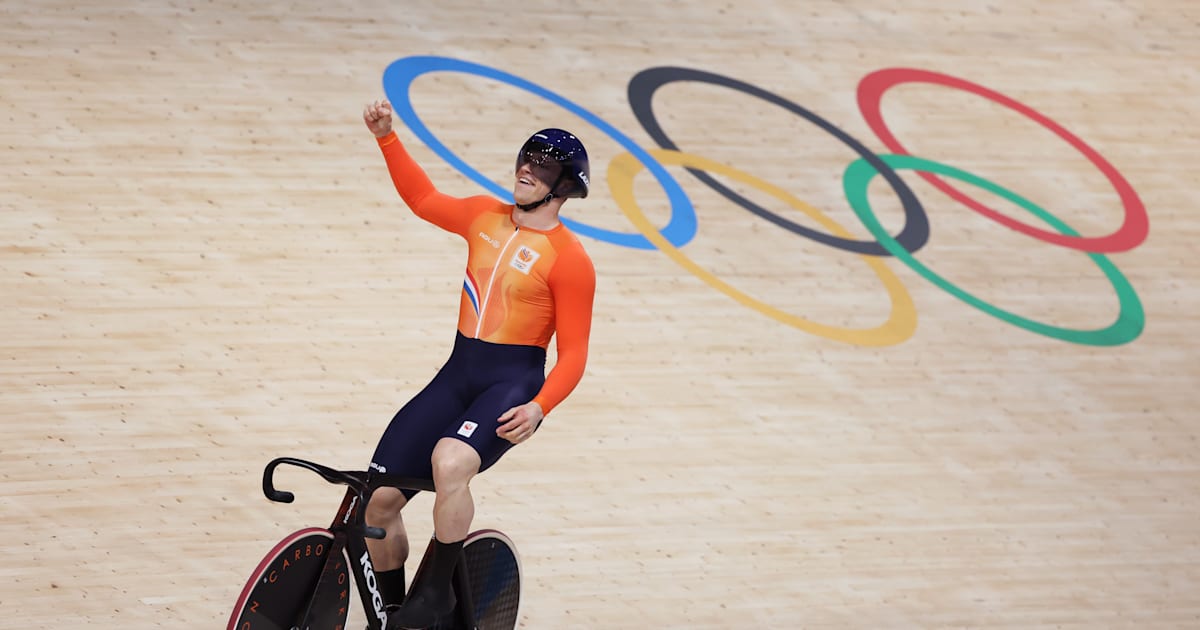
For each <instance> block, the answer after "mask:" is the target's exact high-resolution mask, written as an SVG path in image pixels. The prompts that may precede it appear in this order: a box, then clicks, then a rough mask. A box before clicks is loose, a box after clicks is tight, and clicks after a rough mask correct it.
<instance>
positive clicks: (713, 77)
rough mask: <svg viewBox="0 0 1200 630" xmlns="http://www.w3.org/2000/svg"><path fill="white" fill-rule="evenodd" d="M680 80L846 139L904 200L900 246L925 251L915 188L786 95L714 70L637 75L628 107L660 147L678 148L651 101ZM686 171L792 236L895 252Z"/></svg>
mask: <svg viewBox="0 0 1200 630" xmlns="http://www.w3.org/2000/svg"><path fill="white" fill-rule="evenodd" d="M678 81H696V82H699V83H711V84H713V85H719V86H722V87H727V88H730V89H732V90H736V91H738V92H741V93H743V94H747V95H750V96H754V97H757V98H760V99H762V100H764V101H767V102H769V103H774V104H775V105H778V106H779V107H782V108H784V109H786V110H788V111H790V112H792V113H793V114H797V115H799V116H802V117H804V118H805V119H806V120H808V121H809V122H811V123H813V124H814V125H816V126H818V127H820V128H821V129H824V130H825V131H827V132H829V134H830V135H832V136H833V137H835V138H837V139H838V140H841V141H842V143H843V144H845V145H846V146H848V147H850V148H851V149H854V150H855V152H857V153H858V154H859V155H861V156H862V158H863V159H864V160H866V161H867V162H869V163H870V164H871V166H874V167H875V170H876V171H878V172H879V174H880V175H883V178H884V179H886V180H887V182H888V184H890V185H891V187H892V190H895V191H896V194H897V195H899V196H900V202H901V203H902V204H903V205H904V229H902V230H901V231H900V233H899V234H897V235H896V237H895V238H896V242H898V243H900V245H901V246H902V247H904V249H906V250H908V251H909V252H916V251H917V250H918V249H921V248H922V247H924V245H925V243H927V242H928V241H929V215H928V214H926V212H925V208H924V207H922V206H921V202H920V201H918V200H917V197H916V195H914V194H913V192H912V190H911V189H909V187H908V186H907V185H906V184H905V183H904V181H903V180H902V179H900V176H899V175H897V174H896V171H894V170H892V167H890V166H888V165H887V164H885V163H884V162H883V160H881V159H879V156H877V155H875V153H873V152H872V151H871V150H870V149H868V148H867V147H865V146H863V145H862V143H860V142H859V141H857V140H855V139H854V138H852V137H850V135H849V134H847V133H846V132H844V131H842V130H841V129H838V128H837V127H835V126H834V125H833V124H832V123H830V122H829V121H827V120H825V119H824V118H821V117H820V116H818V115H816V114H814V113H812V112H810V111H808V110H807V109H805V108H803V107H801V106H799V105H797V104H795V103H793V102H791V101H789V100H787V99H785V98H783V97H781V96H777V95H775V94H772V93H771V92H768V91H766V90H764V89H762V88H759V87H756V86H753V85H750V84H748V83H743V82H742V81H738V80H737V79H731V78H729V77H725V76H722V75H719V74H713V73H711V72H705V71H703V70H693V69H690V68H677V67H670V66H660V67H657V68H647V69H645V70H642V71H641V72H639V73H637V74H636V75H634V77H633V78H632V79H630V80H629V106H630V107H631V108H632V109H633V114H634V116H636V117H637V119H638V122H640V123H641V124H642V127H643V128H645V130H646V133H648V134H650V137H651V138H652V139H653V140H654V141H655V142H657V143H658V146H660V147H662V148H664V149H668V150H672V151H678V150H679V148H678V147H677V146H676V145H675V143H674V142H671V139H670V138H668V137H667V134H666V133H665V132H664V131H663V129H662V126H661V125H659V124H658V119H657V118H656V117H655V116H654V106H653V102H652V101H653V100H654V92H655V91H656V90H658V88H660V87H662V86H664V85H667V84H668V83H675V82H678ZM687 170H688V172H689V173H691V174H692V175H694V176H695V177H696V178H697V179H699V180H700V181H701V182H704V183H705V184H706V185H708V187H709V188H712V189H713V190H715V191H716V192H718V193H720V194H721V195H722V196H723V197H725V198H726V199H728V200H730V201H732V202H733V203H736V204H737V205H739V206H741V207H743V208H745V209H746V210H749V211H750V212H751V213H753V214H755V215H757V216H759V217H762V218H763V219H766V220H767V221H770V222H771V223H774V224H775V225H778V226H779V227H781V228H784V229H786V230H788V231H790V232H794V233H796V234H799V235H801V236H805V237H808V238H810V239H812V240H814V241H817V242H818V243H823V244H825V245H828V246H830V247H834V248H837V249H841V250H844V251H848V252H854V253H856V254H866V255H868V256H891V253H889V252H888V251H887V250H886V249H884V247H883V245H881V244H880V243H879V242H878V241H855V240H851V239H845V238H841V237H837V236H834V235H832V234H826V233H824V232H818V231H816V230H814V229H812V228H808V227H805V226H803V225H800V224H798V223H793V222H792V221H789V220H787V219H785V218H783V217H781V216H779V215H777V214H775V213H774V212H771V211H770V210H767V209H766V208H763V207H762V206H759V205H757V204H755V203H754V202H752V201H750V200H749V199H746V198H745V197H743V196H741V195H739V194H738V193H736V192H734V191H733V190H732V189H730V188H728V187H727V186H725V185H724V184H722V183H720V182H718V181H717V180H716V179H714V178H713V177H712V176H711V175H709V174H708V173H705V172H704V171H702V170H700V169H695V168H689V169H687Z"/></svg>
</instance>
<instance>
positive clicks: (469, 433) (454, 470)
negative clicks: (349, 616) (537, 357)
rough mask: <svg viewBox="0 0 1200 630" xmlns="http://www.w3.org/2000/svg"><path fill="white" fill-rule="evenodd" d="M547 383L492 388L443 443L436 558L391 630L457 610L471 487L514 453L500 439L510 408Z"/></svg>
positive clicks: (527, 379)
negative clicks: (456, 579) (456, 583)
mask: <svg viewBox="0 0 1200 630" xmlns="http://www.w3.org/2000/svg"><path fill="white" fill-rule="evenodd" d="M542 378H543V377H542V376H541V375H540V374H539V373H537V372H532V373H530V374H528V375H526V376H524V377H521V376H518V379H517V380H514V381H506V382H502V383H496V384H495V385H493V386H491V387H488V388H487V389H485V390H484V391H483V392H482V393H481V394H480V395H479V396H478V397H477V398H476V399H475V401H474V402H473V403H472V404H471V406H470V407H469V408H468V409H467V411H466V412H465V413H464V414H463V416H462V418H461V420H460V421H459V422H458V423H457V424H455V425H453V426H452V427H451V428H450V430H448V431H447V432H446V434H445V436H443V437H442V439H441V440H439V441H438V443H437V447H436V448H435V449H434V451H433V457H432V458H431V460H432V461H431V464H432V469H433V478H434V484H435V485H436V486H437V495H436V497H435V501H434V515H433V519H434V532H435V536H434V540H433V541H432V544H431V545H430V547H429V553H430V554H431V557H430V558H427V559H426V561H427V563H428V564H427V568H426V566H425V565H423V567H422V573H423V575H422V576H421V577H420V579H419V580H418V581H417V583H416V584H414V587H413V591H412V597H411V598H409V600H408V601H407V602H406V603H405V605H404V606H403V607H402V608H401V609H400V610H399V611H397V612H396V613H395V614H393V615H389V627H391V628H425V627H428V626H430V625H432V624H433V623H435V622H436V621H437V620H438V619H439V618H442V617H443V616H445V615H446V614H448V613H449V612H451V611H452V610H453V608H454V605H455V599H454V596H453V592H452V590H451V588H450V582H451V578H452V577H453V576H454V568H455V565H456V564H457V562H458V559H459V557H460V555H461V551H462V546H463V541H464V540H465V539H466V537H467V533H468V531H469V530H470V526H471V521H472V519H473V518H474V513H475V504H474V501H473V499H472V497H471V492H470V482H471V480H472V479H473V478H474V477H475V475H476V474H478V473H479V472H480V471H481V470H485V469H487V468H488V467H490V466H492V465H493V464H495V463H496V462H497V461H498V460H499V459H500V457H502V456H503V455H504V453H505V452H507V451H508V449H510V448H512V446H513V444H512V442H509V441H508V440H505V439H504V438H502V437H500V436H498V435H496V429H497V428H498V427H499V426H500V423H499V422H498V419H499V417H500V416H501V415H502V414H503V413H504V412H506V411H508V410H509V409H510V408H512V407H515V406H517V405H520V404H524V403H526V402H528V401H529V400H531V399H532V398H533V396H534V395H536V394H537V391H538V389H539V388H540V387H541V382H542ZM476 419H478V420H476Z"/></svg>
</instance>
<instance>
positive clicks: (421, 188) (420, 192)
mask: <svg viewBox="0 0 1200 630" xmlns="http://www.w3.org/2000/svg"><path fill="white" fill-rule="evenodd" d="M379 146H380V149H382V151H383V155H384V158H385V159H386V160H387V167H388V172H389V173H390V174H391V176H392V182H393V183H394V184H395V185H396V191H397V192H399V193H400V197H401V198H402V199H404V202H405V203H406V204H408V207H409V208H411V209H412V211H413V214H416V215H417V216H418V217H421V218H422V219H425V220H426V221H429V222H430V223H433V224H434V225H437V226H438V227H441V228H442V229H444V230H446V231H449V232H453V233H455V234H458V235H459V236H461V237H463V238H464V239H466V241H467V245H468V255H467V269H466V278H465V279H464V281H463V290H462V299H461V302H460V305H459V310H458V331H459V332H460V333H462V334H463V335H464V336H466V337H470V338H474V339H479V340H482V341H487V342H491V343H500V344H517V345H527V346H539V347H541V348H546V347H547V346H548V345H549V344H550V338H551V337H552V336H555V335H557V341H556V344H557V345H556V349H557V351H558V359H557V362H556V363H555V365H554V368H553V369H551V370H550V374H549V375H547V377H546V383H545V385H543V386H542V389H541V391H540V392H539V393H538V394H537V395H536V396H535V397H534V398H533V400H534V401H535V402H537V403H538V404H540V405H541V407H542V412H543V413H545V414H549V413H550V410H551V409H553V408H554V407H555V406H556V405H558V403H560V402H562V401H563V399H565V398H566V397H567V395H568V394H570V393H571V390H573V389H575V386H576V385H577V384H578V383H579V380H580V379H581V378H582V377H583V369H584V366H585V365H586V363H587V352H588V337H589V335H590V334H591V326H592V300H593V297H594V295H595V291H596V272H595V269H594V268H593V267H592V261H591V259H590V258H588V255H587V252H585V251H584V249H583V245H582V244H580V242H579V239H577V238H576V237H575V235H574V234H572V233H571V231H570V230H568V229H567V228H566V226H564V225H563V224H561V223H559V224H558V225H557V226H555V227H554V228H553V229H550V230H544V231H543V230H534V229H531V228H527V227H519V226H517V225H516V224H515V223H514V222H513V218H512V215H513V212H514V208H513V206H512V204H505V203H503V202H501V201H499V200H497V199H494V198H492V197H487V196H476V197H468V198H465V199H463V198H458V197H451V196H449V195H445V194H442V193H440V192H438V191H437V189H435V188H434V186H433V183H432V182H431V181H430V180H429V177H428V176H427V175H426V174H425V171H423V170H422V169H421V167H420V166H419V165H417V163H416V161H415V160H413V159H412V157H411V156H410V155H409V154H408V151H406V150H405V149H404V145H403V144H401V143H400V140H399V139H398V138H397V137H396V134H395V133H394V132H393V133H390V134H388V135H386V136H384V137H382V138H379Z"/></svg>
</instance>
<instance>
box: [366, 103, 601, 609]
mask: <svg viewBox="0 0 1200 630" xmlns="http://www.w3.org/2000/svg"><path fill="white" fill-rule="evenodd" d="M363 120H364V122H365V123H366V125H367V128H368V129H370V131H371V132H372V133H373V134H374V135H375V137H376V139H377V141H378V143H379V147H380V149H381V150H382V152H383V156H384V159H385V161H386V163H387V168H388V172H389V174H390V175H391V178H392V182H393V183H394V184H395V186H396V190H397V192H399V193H400V197H401V198H402V199H403V200H404V202H405V203H406V204H407V205H408V207H409V208H410V209H411V210H412V211H413V213H414V214H416V215H417V216H418V217H420V218H422V219H424V220H426V221H429V222H430V223H433V224H434V225H436V226H438V227H440V228H442V229H444V230H447V231H449V232H453V233H455V234H458V235H459V236H461V237H462V238H463V239H465V240H466V241H467V245H468V253H467V265H466V274H465V278H464V281H463V288H462V294H461V299H460V305H459V314H458V331H457V334H456V335H455V341H454V345H453V349H452V350H451V352H450V357H449V359H448V360H447V361H446V363H445V364H444V365H443V367H442V368H441V370H440V371H439V372H438V373H437V375H436V376H434V378H433V380H432V381H431V382H430V383H429V384H428V385H427V386H426V387H425V388H424V389H422V390H421V391H420V392H419V393H418V394H417V395H416V396H415V397H413V398H412V399H411V400H409V402H408V403H407V404H405V405H404V406H403V407H402V408H401V409H400V411H399V412H397V413H396V415H395V417H394V418H392V421H391V423H390V424H389V425H388V427H387V429H386V430H385V431H384V433H383V436H382V437H381V438H380V440H379V444H378V446H377V447H376V450H375V453H374V455H373V457H372V460H371V464H370V467H371V469H372V470H377V471H379V472H386V473H392V474H400V475H405V476H413V477H422V478H432V479H433V481H434V485H435V487H436V488H437V492H436V494H435V498H434V505H433V523H434V541H433V544H432V545H431V546H430V552H429V553H430V554H431V557H430V558H428V559H427V562H429V564H428V572H425V571H423V572H422V573H423V575H425V576H427V577H428V579H422V580H419V581H418V584H415V585H414V586H413V590H412V595H411V597H409V598H408V600H407V601H404V573H403V570H404V562H405V560H406V559H407V557H408V550H409V546H408V538H407V534H406V532H405V529H404V523H403V520H402V519H401V515H400V512H401V509H402V508H403V507H404V505H405V504H406V503H407V502H408V500H409V499H411V498H412V496H413V495H414V494H416V493H415V492H413V491H403V492H402V491H400V490H396V489H394V488H380V489H379V490H377V491H376V492H375V494H374V496H373V497H372V498H371V501H370V503H369V504H368V505H367V508H366V514H365V516H366V521H367V523H368V524H369V525H373V526H376V527H382V528H384V529H385V530H387V537H386V538H385V539H383V540H368V545H369V548H370V551H371V557H372V558H373V562H374V567H375V569H376V576H377V579H378V583H379V586H380V590H381V594H382V595H383V597H384V600H385V601H386V602H387V603H389V604H391V605H390V606H389V609H388V610H389V614H388V628H389V629H390V628H425V627H428V626H430V625H433V624H434V623H436V621H437V620H438V619H439V618H440V617H442V616H444V615H445V614H446V613H449V612H450V611H451V610H452V609H453V606H454V601H453V595H452V592H451V589H450V581H451V577H452V575H453V571H454V565H455V562H456V561H457V559H458V556H459V552H460V550H461V549H462V543H463V540H464V539H465V538H466V536H467V533H468V531H469V528H470V524H471V520H472V518H473V517H474V512H475V506H474V501H473V499H472V497H471V492H470V487H469V486H470V482H471V479H472V478H473V477H474V476H475V475H476V474H478V473H480V472H482V471H484V470H487V469H488V467H490V466H492V465H493V464H495V463H496V461H497V460H499V459H500V457H501V456H502V455H504V453H505V452H506V451H508V449H510V448H512V447H513V446H514V445H516V444H520V443H522V442H524V441H526V440H528V439H529V438H530V437H531V436H532V435H533V434H534V432H535V431H537V429H538V427H539V426H540V425H541V422H542V420H543V419H544V418H545V416H546V415H548V414H549V413H550V412H551V410H553V409H554V407H555V406H556V405H558V404H559V403H560V402H562V401H563V399H565V398H566V397H567V395H568V394H570V393H571V391H572V390H573V389H574V388H575V386H576V385H577V384H578V383H579V380H580V378H582V376H583V372H584V366H585V364H586V362H587V353H588V339H589V336H590V333H591V322H592V303H593V298H594V294H595V288H596V275H595V270H594V268H593V266H592V262H591V259H590V258H589V257H588V255H587V252H586V251H584V248H583V246H582V244H580V242H579V240H578V239H577V238H576V237H575V235H574V234H573V233H572V232H571V231H570V230H569V229H567V227H566V226H565V225H563V224H562V222H561V221H560V220H559V211H560V209H561V208H562V205H563V203H564V202H565V201H566V200H567V199H569V198H583V197H587V194H588V185H589V180H588V177H589V170H588V159H587V152H586V151H585V149H584V147H583V144H582V143H581V142H580V141H579V139H578V138H576V137H575V136H573V135H571V134H570V133H567V132H566V131H563V130H561V129H544V130H542V131H539V132H537V133H535V134H533V135H532V136H531V137H530V138H529V139H528V140H527V141H526V142H525V144H524V145H523V146H522V147H521V149H520V151H519V152H518V153H517V160H516V168H515V172H514V183H513V199H514V202H515V203H512V204H508V203H503V202H501V201H499V200H497V199H494V198H492V197H488V196H475V197H468V198H456V197H451V196H448V195H445V194H442V193H440V192H438V191H437V189H436V188H435V187H434V186H433V183H432V182H431V181H430V180H429V177H428V176H427V175H426V174H425V172H424V171H423V170H422V169H421V167H420V166H419V165H418V164H417V163H416V162H415V161H414V160H413V158H412V157H411V156H410V155H409V154H408V152H407V151H406V150H405V148H404V146H403V145H402V144H401V142H400V140H399V138H397V136H396V133H395V132H394V131H393V129H392V108H391V104H390V103H388V102H387V101H376V102H374V103H371V104H369V105H367V106H366V107H365V108H364V110H363ZM552 337H553V338H555V343H556V346H555V348H556V350H557V354H558V358H557V361H556V362H555V364H554V366H553V368H552V369H551V370H550V372H549V374H547V373H546V349H547V347H548V346H549V343H550V340H551V338H552ZM401 602H403V604H402V605H399V606H397V604H400V603H401Z"/></svg>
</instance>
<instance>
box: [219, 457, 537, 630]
mask: <svg viewBox="0 0 1200 630" xmlns="http://www.w3.org/2000/svg"><path fill="white" fill-rule="evenodd" d="M280 464H288V465H291V466H298V467H300V468H305V469H308V470H311V471H312V472H315V473H317V474H318V475H320V476H321V477H322V478H323V479H325V481H327V482H329V483H332V484H344V485H346V486H347V489H346V496H345V498H344V499H343V500H342V504H341V507H340V508H338V510H337V513H336V514H335V515H334V518H333V523H332V524H330V525H329V526H328V527H309V528H305V529H301V530H298V531H296V532H293V533H291V534H289V535H287V536H285V537H284V538H283V539H282V540H280V541H279V542H278V543H277V544H276V545H275V546H274V547H273V548H272V549H271V550H270V551H269V552H267V554H266V556H264V557H263V559H262V561H261V562H259V564H258V567H257V568H255V569H254V572H253V573H251V575H250V578H249V579H248V580H247V581H246V585H245V587H243V589H242V592H241V595H239V596H238V599H237V603H236V604H235V605H234V607H233V612H232V614H231V615H230V617H229V625H228V626H227V630H344V628H345V626H346V617H347V615H348V614H349V610H350V600H351V596H350V592H351V585H350V581H351V579H353V581H354V584H355V585H356V587H357V588H356V590H357V592H358V595H359V600H360V602H361V605H362V607H363V611H364V612H365V614H366V618H367V630H385V627H386V625H387V612H386V609H385V607H384V602H383V598H382V597H381V596H380V593H379V589H378V585H377V583H376V579H375V570H374V567H373V566H372V565H371V557H370V553H368V551H367V545H366V538H375V539H382V538H383V537H384V535H385V532H384V530H382V529H380V528H378V527H370V526H368V525H367V524H366V523H365V521H364V516H363V513H364V511H365V506H366V504H367V501H369V500H370V498H371V494H372V492H374V491H375V489H376V488H380V487H384V486H388V487H394V488H400V489H408V490H421V491H428V492H433V491H434V487H433V481H432V480H428V479H415V478H409V477H401V476H397V475H389V474H380V473H375V472H369V471H346V470H334V469H332V468H328V467H326V466H322V465H320V464H316V463H313V462H310V461H305V460H303V459H296V458H292V457H280V458H276V459H274V460H272V461H271V462H270V463H269V464H267V466H266V468H265V469H264V470H263V482H262V487H263V494H265V495H266V496H267V498H268V499H270V500H272V501H276V502H279V503H291V502H292V501H294V500H295V496H294V495H293V494H292V493H291V492H287V491H283V490H278V489H276V488H275V483H274V475H275V469H276V468H277V467H278V466H279V465H280ZM432 547H433V541H432V540H430V544H429V547H428V548H426V550H425V556H424V557H423V560H422V562H421V565H420V566H419V568H418V569H417V572H416V574H415V575H414V576H413V579H412V584H416V583H417V582H418V581H419V580H421V575H422V571H424V570H425V560H427V559H428V557H429V549H430V548H432ZM521 577H522V576H521V560H520V556H518V555H517V549H516V547H515V546H514V545H513V542H512V540H511V539H509V537H508V536H505V535H504V534H503V533H501V532H499V531H496V530H493V529H484V530H478V531H474V532H472V533H471V534H470V535H469V536H467V539H466V541H465V542H464V543H463V548H462V552H461V555H460V557H459V561H458V563H457V565H456V567H455V569H454V577H453V580H452V588H453V589H454V595H455V599H456V601H457V604H456V605H455V608H454V611H453V612H452V613H451V614H450V616H449V617H448V618H447V619H446V620H443V621H442V622H440V623H439V624H438V625H435V626H433V627H432V628H433V629H434V630H513V629H514V628H516V625H517V619H518V615H519V611H520V596H521Z"/></svg>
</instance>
